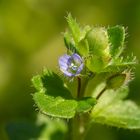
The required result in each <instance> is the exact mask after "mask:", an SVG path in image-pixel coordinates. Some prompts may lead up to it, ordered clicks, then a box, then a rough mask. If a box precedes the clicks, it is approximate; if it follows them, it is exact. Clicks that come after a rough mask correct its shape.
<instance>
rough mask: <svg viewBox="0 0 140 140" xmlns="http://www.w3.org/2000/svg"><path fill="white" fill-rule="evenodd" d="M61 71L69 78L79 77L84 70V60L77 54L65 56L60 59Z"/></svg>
mask: <svg viewBox="0 0 140 140" xmlns="http://www.w3.org/2000/svg"><path fill="white" fill-rule="evenodd" d="M59 66H60V70H61V71H62V72H63V73H64V74H65V75H66V76H69V77H73V76H77V75H78V74H80V72H81V71H82V69H83V66H84V64H83V59H82V58H81V57H80V56H79V55H78V54H77V53H74V54H73V55H71V56H70V55H67V54H64V55H63V56H61V57H60V58H59Z"/></svg>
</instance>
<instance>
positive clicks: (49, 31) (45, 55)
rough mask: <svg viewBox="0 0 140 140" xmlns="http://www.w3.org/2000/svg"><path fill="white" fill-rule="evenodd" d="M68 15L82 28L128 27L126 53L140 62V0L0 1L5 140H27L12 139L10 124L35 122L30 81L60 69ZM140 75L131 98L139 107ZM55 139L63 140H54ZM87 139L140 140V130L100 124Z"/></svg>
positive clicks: (0, 119) (0, 128) (0, 129)
mask: <svg viewBox="0 0 140 140" xmlns="http://www.w3.org/2000/svg"><path fill="white" fill-rule="evenodd" d="M67 12H71V13H72V15H73V16H74V17H76V18H77V21H78V22H79V23H81V25H85V24H89V25H101V26H113V25H116V24H120V25H124V26H125V27H128V29H127V31H128V33H129V34H128V36H127V44H126V45H127V51H128V52H130V53H131V52H134V54H135V55H136V56H137V58H138V60H140V1H139V0H86V1H84V0H79V1H78V0H77V1H76V0H0V140H9V139H10V140H22V138H18V137H16V138H13V139H12V138H9V136H8V135H7V132H9V131H10V130H9V124H11V123H13V122H16V123H17V122H20V121H21V120H22V121H23V120H24V122H25V121H29V120H30V121H32V122H33V121H34V120H35V119H36V114H37V112H36V111H35V107H34V106H33V105H34V102H33V100H32V96H31V93H33V92H34V88H33V87H32V84H31V80H30V79H31V78H32V76H33V75H36V74H37V73H40V72H41V70H42V68H43V67H44V66H45V67H48V68H51V69H53V70H57V69H58V65H57V59H58V57H59V56H60V55H61V54H63V53H64V52H65V49H64V43H63V35H62V33H63V32H64V31H65V29H66V28H67V23H66V20H65V16H66V15H67ZM139 72H140V66H139V65H138V66H137V68H136V78H135V80H134V81H133V82H132V83H131V84H130V94H129V98H131V99H133V100H135V101H136V103H137V104H139V105H140V95H139V94H140V86H139V83H140V73H139ZM47 121H48V120H47ZM49 121H50V120H49ZM7 126H8V127H7ZM10 127H11V126H10ZM27 127H29V126H27ZM30 127H31V126H30ZM30 127H29V128H30ZM32 127H33V126H32ZM10 129H12V128H10ZM13 129H15V127H13ZM13 129H12V130H13ZM16 129H18V127H17V125H16ZM16 129H15V130H16ZM30 129H31V128H30ZM18 130H19V129H18ZM22 130H23V129H21V131H22ZM10 132H11V131H10ZM13 133H14V132H13ZM21 133H22V132H21ZM33 133H36V131H35V132H33ZM9 135H10V134H9ZM58 136H59V135H58ZM36 137H37V136H36ZM56 138H58V139H61V138H60V137H51V140H55V139H56ZM28 139H29V138H24V140H28ZM87 139H88V140H92V139H98V140H124V139H127V140H140V131H128V130H123V129H116V128H110V127H106V126H100V125H95V126H93V128H92V129H91V131H89V134H88V136H87ZM33 140H34V139H33ZM42 140H45V139H42ZM46 140H47V139H46Z"/></svg>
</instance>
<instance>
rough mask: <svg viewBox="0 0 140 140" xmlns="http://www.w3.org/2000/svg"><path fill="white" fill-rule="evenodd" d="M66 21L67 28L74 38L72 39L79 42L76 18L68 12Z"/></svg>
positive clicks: (79, 30) (79, 31)
mask: <svg viewBox="0 0 140 140" xmlns="http://www.w3.org/2000/svg"><path fill="white" fill-rule="evenodd" d="M67 22H68V25H69V28H70V30H71V32H72V36H73V38H74V41H75V42H79V40H80V35H81V29H80V27H79V25H78V23H77V22H76V20H75V19H73V17H72V16H71V14H70V13H69V14H68V16H67Z"/></svg>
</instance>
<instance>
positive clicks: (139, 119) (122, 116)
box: [91, 88, 140, 129]
mask: <svg viewBox="0 0 140 140" xmlns="http://www.w3.org/2000/svg"><path fill="white" fill-rule="evenodd" d="M127 93H128V89H127V88H121V89H119V90H118V91H116V92H114V91H113V90H107V91H106V92H105V93H104V94H103V95H102V96H101V97H100V98H99V101H98V103H97V104H96V105H95V107H94V109H93V110H92V115H91V116H92V121H94V122H98V123H101V124H106V125H111V126H116V127H121V128H126V129H140V108H139V107H138V106H137V105H136V104H135V103H133V102H132V101H129V100H124V101H123V100H122V99H124V98H125V97H126V96H127Z"/></svg>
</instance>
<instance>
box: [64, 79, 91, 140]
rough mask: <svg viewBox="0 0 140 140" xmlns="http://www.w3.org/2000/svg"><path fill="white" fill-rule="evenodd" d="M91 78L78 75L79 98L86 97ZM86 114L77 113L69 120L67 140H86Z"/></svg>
mask: <svg viewBox="0 0 140 140" xmlns="http://www.w3.org/2000/svg"><path fill="white" fill-rule="evenodd" d="M88 81H89V79H88V78H87V77H86V78H80V77H77V99H80V98H82V97H84V94H85V90H86V86H87V84H88ZM84 117H85V116H84V115H75V117H74V118H72V119H70V120H69V124H68V125H69V132H68V133H69V134H68V138H67V140H84V135H85V134H84V133H85V121H84V120H85V118H84Z"/></svg>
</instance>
